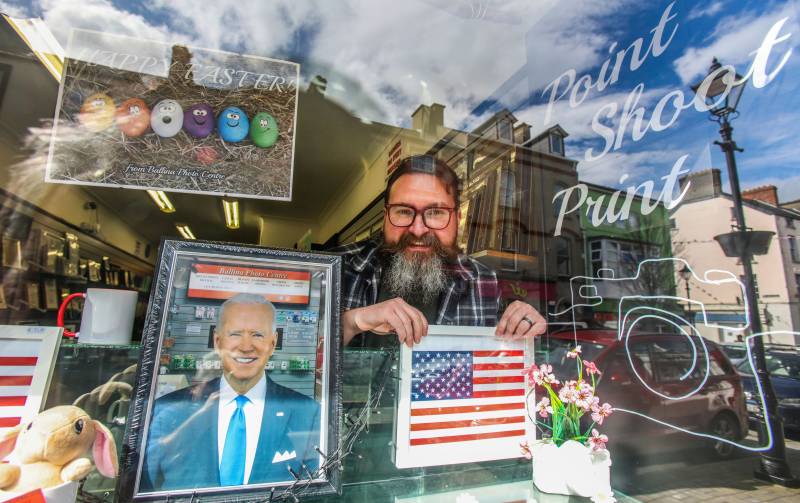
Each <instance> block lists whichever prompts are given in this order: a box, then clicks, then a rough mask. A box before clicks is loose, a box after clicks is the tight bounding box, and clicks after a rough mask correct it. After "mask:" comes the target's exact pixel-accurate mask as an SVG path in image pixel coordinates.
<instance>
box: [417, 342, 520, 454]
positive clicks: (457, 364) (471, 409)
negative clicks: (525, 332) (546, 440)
mask: <svg viewBox="0 0 800 503" xmlns="http://www.w3.org/2000/svg"><path fill="white" fill-rule="evenodd" d="M524 357H525V352H524V351H523V350H472V351H413V352H412V354H411V362H412V365H411V411H410V412H411V420H410V427H409V430H410V431H409V443H410V445H411V446H412V447H413V446H422V445H431V444H454V443H470V442H474V441H480V440H488V439H500V438H504V439H513V440H514V442H515V444H518V443H519V442H520V441H522V440H523V439H525V422H526V414H525V381H524V377H523V375H522V369H523V367H524ZM517 450H518V449H517ZM505 457H508V456H505Z"/></svg>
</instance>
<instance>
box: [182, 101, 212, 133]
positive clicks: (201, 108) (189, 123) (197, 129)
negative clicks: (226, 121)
mask: <svg viewBox="0 0 800 503" xmlns="http://www.w3.org/2000/svg"><path fill="white" fill-rule="evenodd" d="M183 129H184V130H186V133H187V134H189V136H192V137H194V138H205V137H206V136H208V135H210V134H211V131H213V130H214V110H213V109H212V108H211V105H208V104H207V103H198V104H196V105H192V106H190V107H189V108H187V109H186V111H185V112H183Z"/></svg>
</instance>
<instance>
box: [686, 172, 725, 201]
mask: <svg viewBox="0 0 800 503" xmlns="http://www.w3.org/2000/svg"><path fill="white" fill-rule="evenodd" d="M689 182H691V185H690V186H689V189H688V190H687V191H686V195H685V196H684V198H683V201H685V202H689V201H695V200H697V199H705V198H710V197H717V196H718V195H720V194H721V193H722V180H721V178H720V173H719V170H718V169H706V170H703V171H696V172H694V173H689V174H688V175H686V176H682V177H680V178H679V179H678V183H679V184H680V190H681V192H683V188H684V187H686V184H687V183H689Z"/></svg>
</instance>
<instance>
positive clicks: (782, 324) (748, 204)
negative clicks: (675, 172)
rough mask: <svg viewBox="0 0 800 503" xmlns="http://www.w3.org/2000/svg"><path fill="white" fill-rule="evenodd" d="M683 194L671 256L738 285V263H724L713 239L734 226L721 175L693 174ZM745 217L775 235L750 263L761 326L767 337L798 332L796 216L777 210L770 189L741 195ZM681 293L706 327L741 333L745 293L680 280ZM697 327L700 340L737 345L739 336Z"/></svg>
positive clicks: (791, 340) (799, 216) (799, 220)
mask: <svg viewBox="0 0 800 503" xmlns="http://www.w3.org/2000/svg"><path fill="white" fill-rule="evenodd" d="M680 184H681V189H683V188H684V187H686V185H687V184H688V185H689V188H688V189H687V192H686V197H685V198H684V199H683V201H682V202H681V204H680V205H679V206H678V207H677V208H676V209H675V210H674V211H673V213H672V215H671V216H672V222H673V226H674V229H673V233H672V243H673V247H674V249H675V255H676V256H678V257H681V258H684V259H685V260H686V261H688V262H689V263H690V264H691V265H692V267H693V268H694V269H695V271H696V272H697V273H698V274H704V273H706V272H708V271H711V272H710V273H709V274H713V271H714V270H723V271H729V272H730V273H732V274H734V275H735V276H736V277H737V278H740V280H741V281H742V283H744V281H743V279H742V278H743V274H744V271H743V269H742V266H741V264H740V262H739V261H738V259H736V258H731V257H726V256H725V254H724V253H723V251H722V248H721V247H720V246H719V244H718V243H717V241H716V240H714V239H713V237H714V236H718V235H720V234H723V233H727V232H730V231H731V230H732V227H733V225H734V223H735V221H734V215H733V201H732V199H731V197H730V195H729V194H727V193H724V192H723V191H722V184H721V181H720V172H719V170H717V169H711V170H706V171H701V172H697V173H692V174H690V175H688V176H687V177H684V178H682V179H681V181H680ZM742 196H743V198H744V214H745V220H746V222H747V225H748V227H749V228H751V229H753V230H759V231H769V232H772V233H773V237H772V242H771V243H770V246H769V249H768V250H767V253H766V254H765V255H760V256H757V257H755V258H754V260H753V273H754V274H755V278H756V288H757V290H758V291H757V295H758V298H759V307H760V315H761V323H762V326H763V327H764V330H765V331H781V330H786V331H792V330H797V329H798V328H800V291H798V285H800V250H798V245H800V240H799V237H800V212H798V211H797V210H794V209H791V208H789V207H781V206H780V205H779V201H778V196H777V190H776V188H775V187H774V186H766V187H758V188H756V189H752V190H749V191H748V190H746V191H743V193H742ZM677 281H678V283H679V288H681V287H684V286H686V282H687V281H688V288H689V289H690V291H691V298H692V300H696V301H699V302H702V304H703V306H704V307H705V310H706V312H707V315H708V321H710V322H712V323H715V324H720V325H729V326H731V327H743V326H744V325H745V324H746V322H747V320H746V314H745V313H746V310H745V306H744V300H743V292H742V291H741V290H740V289H739V288H738V287H736V286H734V285H733V284H726V285H715V287H714V288H712V287H711V286H709V285H708V284H703V283H700V282H698V281H696V280H695V279H694V278H691V279H689V280H684V279H682V278H681V279H678V280H677ZM696 321H697V323H696V327H697V329H698V331H700V332H701V333H702V334H703V335H704V336H706V337H709V338H711V339H713V340H716V341H722V342H731V341H737V340H741V332H740V331H738V332H731V331H730V330H726V329H725V328H720V327H710V326H705V325H704V324H703V323H702V322H700V319H699V317H698V318H697V319H696ZM765 342H773V343H782V344H792V345H795V344H797V343H798V342H800V341H797V340H795V336H792V335H788V334H787V335H781V334H773V335H771V336H768V339H767V340H766V341H765Z"/></svg>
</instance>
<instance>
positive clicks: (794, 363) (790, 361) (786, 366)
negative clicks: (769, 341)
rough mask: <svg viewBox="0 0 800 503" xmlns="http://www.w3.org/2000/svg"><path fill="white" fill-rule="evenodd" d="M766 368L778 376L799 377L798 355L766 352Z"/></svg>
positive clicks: (799, 357) (799, 359)
mask: <svg viewBox="0 0 800 503" xmlns="http://www.w3.org/2000/svg"><path fill="white" fill-rule="evenodd" d="M766 360H767V370H769V372H770V373H771V374H772V375H774V376H779V377H791V378H794V379H800V356H796V355H790V354H775V353H772V354H767V355H766Z"/></svg>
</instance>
